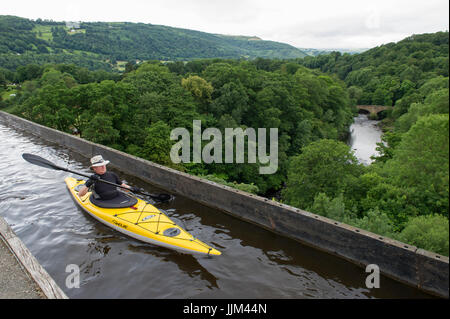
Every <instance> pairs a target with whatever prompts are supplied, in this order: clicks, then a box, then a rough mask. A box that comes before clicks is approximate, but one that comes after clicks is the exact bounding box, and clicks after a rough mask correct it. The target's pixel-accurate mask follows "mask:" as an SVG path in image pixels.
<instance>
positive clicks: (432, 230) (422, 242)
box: [397, 215, 449, 256]
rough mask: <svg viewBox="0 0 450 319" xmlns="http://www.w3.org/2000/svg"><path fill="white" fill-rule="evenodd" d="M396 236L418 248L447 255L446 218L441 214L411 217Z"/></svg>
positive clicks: (447, 228) (447, 227)
mask: <svg viewBox="0 0 450 319" xmlns="http://www.w3.org/2000/svg"><path fill="white" fill-rule="evenodd" d="M397 238H398V239H399V240H401V241H403V242H405V243H408V244H411V245H414V246H417V247H419V248H422V249H425V250H429V251H433V252H436V253H438V254H441V255H444V256H448V255H449V247H448V242H449V240H448V238H449V224H448V218H446V217H444V216H442V215H428V216H418V217H414V218H411V219H410V220H409V221H408V223H407V224H406V227H405V229H403V231H402V232H401V233H400V234H399V235H397Z"/></svg>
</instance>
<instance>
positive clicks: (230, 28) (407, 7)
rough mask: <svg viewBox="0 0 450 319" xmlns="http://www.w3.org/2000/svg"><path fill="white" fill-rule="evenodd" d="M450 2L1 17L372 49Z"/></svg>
mask: <svg viewBox="0 0 450 319" xmlns="http://www.w3.org/2000/svg"><path fill="white" fill-rule="evenodd" d="M448 10H449V1H448V0H370V1H366V0H339V1H332V0H308V1H303V0H297V1H296V0H271V1H269V0H123V1H112V0H109V1H104V0H71V1H70V0H64V1H61V0H58V1H50V0H39V1H24V0H11V1H2V2H1V4H0V15H16V16H20V17H25V18H30V19H37V18H41V19H53V20H55V21H66V20H69V21H128V22H144V23H152V24H161V25H167V26H172V27H180V28H186V29H193V30H199V31H204V32H209V33H220V34H230V35H247V36H258V37H260V38H262V39H264V40H272V41H278V42H285V43H289V44H291V45H293V46H296V47H302V48H372V47H375V46H378V45H381V44H385V43H389V42H397V41H400V40H402V39H403V38H405V37H407V36H409V35H411V34H419V33H431V32H437V31H445V30H448V29H449V27H448V26H449V13H448Z"/></svg>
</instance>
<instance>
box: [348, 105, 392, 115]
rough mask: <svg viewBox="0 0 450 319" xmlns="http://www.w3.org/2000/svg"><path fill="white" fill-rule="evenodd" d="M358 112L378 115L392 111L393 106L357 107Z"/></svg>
mask: <svg viewBox="0 0 450 319" xmlns="http://www.w3.org/2000/svg"><path fill="white" fill-rule="evenodd" d="M356 107H357V108H358V110H364V111H367V112H369V113H370V115H377V114H378V113H380V112H381V111H386V110H390V109H392V106H383V105H357V106H356Z"/></svg>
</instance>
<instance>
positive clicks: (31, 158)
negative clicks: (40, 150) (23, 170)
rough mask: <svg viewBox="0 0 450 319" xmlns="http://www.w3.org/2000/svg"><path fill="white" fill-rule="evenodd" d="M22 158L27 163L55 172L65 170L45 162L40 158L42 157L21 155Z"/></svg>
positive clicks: (27, 154)
mask: <svg viewBox="0 0 450 319" xmlns="http://www.w3.org/2000/svg"><path fill="white" fill-rule="evenodd" d="M22 157H23V159H24V160H26V161H27V162H29V163H31V164H34V165H37V166H41V167H45V168H50V169H56V170H63V171H64V170H65V169H64V168H62V167H59V166H57V165H55V164H53V163H52V162H50V161H48V160H46V159H45V158H42V157H40V156H37V155H34V154H29V153H23V154H22Z"/></svg>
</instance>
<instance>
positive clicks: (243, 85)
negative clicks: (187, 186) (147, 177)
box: [0, 32, 449, 256]
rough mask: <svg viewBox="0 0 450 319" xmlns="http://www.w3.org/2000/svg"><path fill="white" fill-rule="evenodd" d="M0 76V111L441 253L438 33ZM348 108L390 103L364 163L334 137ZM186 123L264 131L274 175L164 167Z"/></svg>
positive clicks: (444, 189) (42, 68) (444, 79)
mask: <svg viewBox="0 0 450 319" xmlns="http://www.w3.org/2000/svg"><path fill="white" fill-rule="evenodd" d="M23 41H24V42H25V43H27V42H26V39H24V40H23ZM0 44H1V43H0ZM35 45H38V43H35ZM13 82H14V83H16V84H17V85H16V86H14V85H13V84H12V83H13ZM0 85H1V86H2V87H3V89H2V90H3V94H2V96H3V101H1V102H0V103H1V107H3V109H4V110H7V111H9V112H12V113H14V114H17V115H19V116H22V117H25V118H27V119H30V120H32V121H35V122H37V123H40V124H43V125H47V126H49V127H53V128H56V129H58V130H61V131H65V132H69V133H73V134H80V136H81V137H83V138H86V139H88V140H91V141H94V142H96V143H101V144H104V145H107V146H110V147H113V148H116V149H119V150H122V151H125V152H127V153H130V154H134V155H137V156H139V157H142V158H145V159H148V160H151V161H154V162H157V163H160V164H163V165H167V166H170V167H173V168H175V169H178V170H181V171H185V172H188V173H190V174H194V175H198V176H202V177H204V178H207V179H210V180H213V181H215V182H218V183H223V184H227V185H229V186H232V187H237V188H240V189H243V190H245V191H249V192H253V193H257V194H260V195H263V196H269V197H270V198H272V197H273V196H274V195H273V194H277V195H276V196H275V197H276V198H274V200H279V201H282V202H285V203H287V204H290V205H293V206H296V207H299V208H302V209H305V210H308V211H311V212H314V213H317V214H320V215H323V216H326V217H329V218H331V219H335V220H338V221H342V222H345V223H348V224H351V225H354V226H356V227H360V228H363V229H366V230H369V231H371V232H374V233H377V234H380V235H383V236H388V237H391V238H395V239H399V240H401V241H404V242H407V243H410V244H412V245H416V246H418V247H421V248H424V249H428V250H431V251H434V252H437V253H440V254H443V255H447V256H448V251H449V247H448V242H449V224H448V210H449V203H448V199H449V115H448V111H449V106H448V104H449V97H448V94H449V83H448V32H439V33H435V34H425V35H414V36H411V37H409V38H407V39H405V40H403V41H400V42H398V43H390V44H387V45H383V46H380V47H377V48H373V49H371V50H368V51H366V52H364V53H362V54H356V55H348V54H344V55H341V54H339V53H337V52H333V53H331V54H328V55H320V56H317V57H306V58H303V59H291V60H275V59H264V58H257V59H254V60H248V61H247V60H236V59H199V60H194V61H189V62H181V61H179V62H171V63H162V62H159V61H147V62H144V63H141V64H139V65H132V64H129V65H128V66H127V69H126V71H125V72H124V73H117V72H107V71H105V70H104V69H102V68H99V69H97V70H89V69H88V68H87V67H83V66H79V65H75V64H65V63H63V64H39V63H36V64H26V65H21V66H19V67H17V68H14V69H11V68H6V67H3V68H1V69H0ZM8 90H9V91H8ZM9 92H14V94H15V96H12V97H11V96H9V94H7V93H9ZM357 104H381V105H392V106H394V107H393V109H392V111H389V112H387V114H384V120H383V121H382V123H383V125H384V129H385V134H384V136H383V139H384V142H385V143H380V144H379V150H380V156H379V157H377V158H376V159H375V162H374V163H373V164H371V165H369V166H364V165H361V164H360V163H358V161H357V159H356V158H355V156H354V154H353V153H352V151H351V149H350V147H349V146H348V145H347V144H346V140H347V135H348V129H349V125H350V124H351V123H352V121H353V117H354V116H355V114H356V109H355V108H354V106H355V105H357ZM193 120H201V121H202V127H204V128H206V127H216V128H219V129H220V130H221V131H222V133H223V131H224V129H225V128H227V127H231V128H234V127H241V128H247V127H249V128H272V127H276V128H278V129H279V167H278V171H277V172H276V173H275V174H272V175H261V174H259V172H258V167H259V165H255V164H216V163H212V164H198V163H186V164H183V163H180V164H174V163H172V161H171V159H170V157H169V152H170V149H171V146H172V145H173V144H174V143H175V141H172V140H170V138H169V136H170V132H171V130H172V129H173V128H176V127H185V128H187V129H188V130H189V131H191V132H192V122H193ZM205 143H206V142H205Z"/></svg>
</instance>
